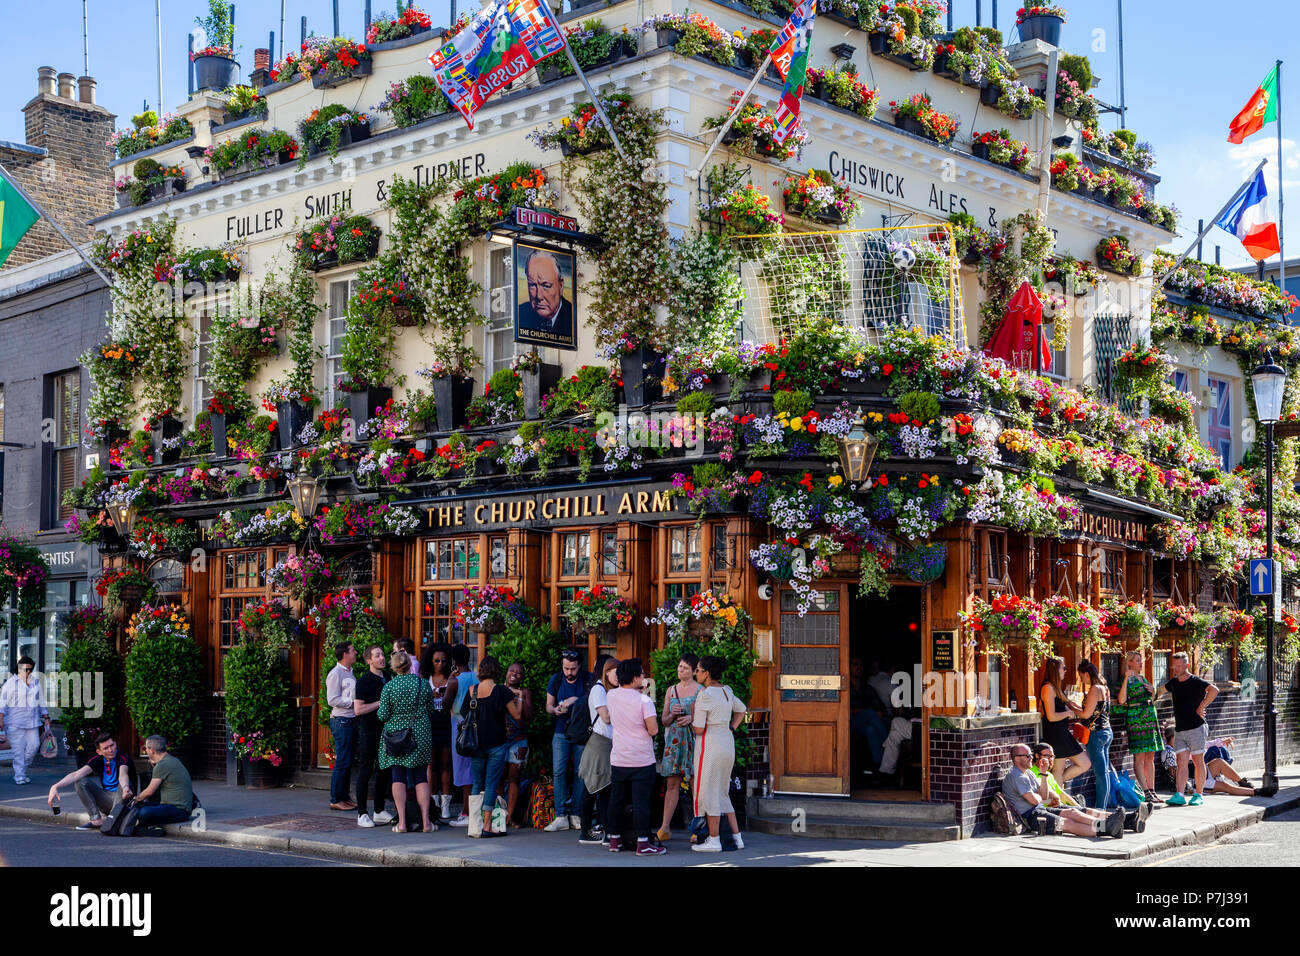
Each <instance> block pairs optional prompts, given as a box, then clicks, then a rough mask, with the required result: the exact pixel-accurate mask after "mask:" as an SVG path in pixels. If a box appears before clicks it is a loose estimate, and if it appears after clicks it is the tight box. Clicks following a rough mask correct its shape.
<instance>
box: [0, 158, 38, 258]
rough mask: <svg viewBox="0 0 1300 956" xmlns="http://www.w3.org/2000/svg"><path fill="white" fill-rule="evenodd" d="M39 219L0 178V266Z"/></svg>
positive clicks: (5, 180) (5, 181)
mask: <svg viewBox="0 0 1300 956" xmlns="http://www.w3.org/2000/svg"><path fill="white" fill-rule="evenodd" d="M40 218H41V214H40V213H38V212H37V211H36V210H35V209H33V208H32V207H31V206H30V205H29V204H28V202H27V200H26V199H24V198H23V197H22V194H21V193H19V192H18V190H17V189H14V187H13V185H12V184H11V183H10V182H9V180H8V179H7V178H6V177H4V176H0V266H3V265H4V264H5V260H6V259H8V258H9V253H11V252H13V251H14V247H15V246H16V245H18V243H19V242H20V241H21V240H22V238H23V236H25V235H27V230H28V229H30V228H32V226H33V225H35V223H36V220H38V219H40Z"/></svg>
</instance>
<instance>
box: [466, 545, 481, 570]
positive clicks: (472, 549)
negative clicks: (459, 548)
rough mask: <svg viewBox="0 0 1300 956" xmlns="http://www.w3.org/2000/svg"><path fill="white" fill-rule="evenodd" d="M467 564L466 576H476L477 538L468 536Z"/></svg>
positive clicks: (477, 558)
mask: <svg viewBox="0 0 1300 956" xmlns="http://www.w3.org/2000/svg"><path fill="white" fill-rule="evenodd" d="M468 550H469V565H468V572H467V575H466V576H467V577H469V578H470V579H474V578H477V577H478V560H479V553H478V538H470V539H469V541H468Z"/></svg>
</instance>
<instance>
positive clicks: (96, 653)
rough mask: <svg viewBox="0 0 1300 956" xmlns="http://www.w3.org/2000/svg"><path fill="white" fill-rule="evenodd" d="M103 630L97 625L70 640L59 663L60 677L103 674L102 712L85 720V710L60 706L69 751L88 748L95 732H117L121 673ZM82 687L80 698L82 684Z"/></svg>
mask: <svg viewBox="0 0 1300 956" xmlns="http://www.w3.org/2000/svg"><path fill="white" fill-rule="evenodd" d="M105 630H106V628H105V627H104V626H102V625H101V626H99V627H97V628H94V629H87V630H85V631H83V632H82V636H80V637H75V638H73V639H72V640H70V641H69V642H68V649H67V650H66V651H65V652H64V654H63V660H62V661H61V662H60V664H59V669H60V670H61V671H62V672H63V673H64V674H82V675H86V674H91V675H93V674H103V675H104V692H103V696H102V698H101V699H100V707H101V709H102V713H101V714H100V715H99V716H98V717H87V716H86V708H85V707H77V706H72V705H69V704H64V705H63V707H62V711H63V717H62V719H61V722H62V724H63V729H64V733H65V734H66V739H67V744H68V749H69V750H78V749H81V750H86V749H89V748H90V746H91V741H93V740H94V738H95V736H96V732H102V733H110V734H115V733H117V730H118V726H119V723H118V721H119V719H120V717H121V714H122V705H123V703H124V701H125V671H124V670H123V667H122V656H121V655H120V654H118V653H117V650H116V648H114V647H113V645H112V644H111V643H110V642H109V640H108V638H107V636H106V634H105V633H104V632H105ZM92 679H93V678H92ZM82 687H83V691H82V693H83V695H84V694H85V692H86V691H85V689H84V688H85V687H86V685H85V684H83V685H82ZM83 699H84V696H83Z"/></svg>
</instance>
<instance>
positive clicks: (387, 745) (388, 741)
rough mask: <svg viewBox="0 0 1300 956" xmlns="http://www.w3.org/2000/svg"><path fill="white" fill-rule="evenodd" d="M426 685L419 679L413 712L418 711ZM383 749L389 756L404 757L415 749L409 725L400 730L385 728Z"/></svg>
mask: <svg viewBox="0 0 1300 956" xmlns="http://www.w3.org/2000/svg"><path fill="white" fill-rule="evenodd" d="M426 687H427V685H426V684H425V683H424V682H423V681H421V682H420V689H419V690H418V691H416V694H415V713H416V714H418V713H419V711H420V701H421V699H422V697H423V694H424V691H425V688H426ZM411 723H412V724H414V723H415V714H412V716H411ZM384 749H385V750H387V751H388V756H390V757H405V756H406V755H407V754H409V753H410V752H411V751H412V750H414V749H415V734H414V732H413V731H412V730H411V727H410V726H407V727H405V728H403V729H402V730H385V731H384Z"/></svg>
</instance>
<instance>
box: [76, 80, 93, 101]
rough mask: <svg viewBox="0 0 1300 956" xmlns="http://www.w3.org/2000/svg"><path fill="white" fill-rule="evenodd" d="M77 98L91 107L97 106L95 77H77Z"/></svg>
mask: <svg viewBox="0 0 1300 956" xmlns="http://www.w3.org/2000/svg"><path fill="white" fill-rule="evenodd" d="M77 94H78V96H77V98H78V99H79V100H81V102H83V103H87V104H89V105H90V106H94V105H95V78H94V77H93V76H79V77H77Z"/></svg>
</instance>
